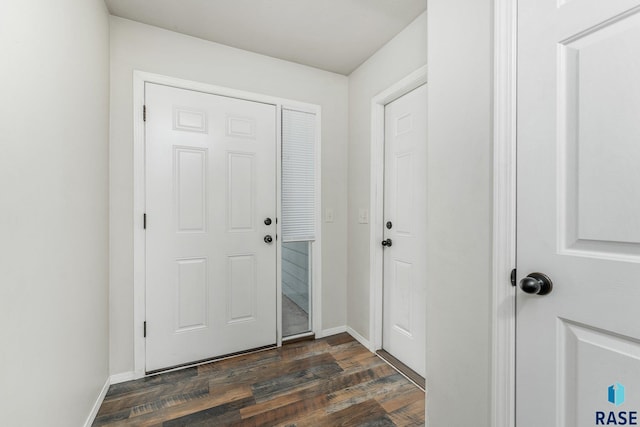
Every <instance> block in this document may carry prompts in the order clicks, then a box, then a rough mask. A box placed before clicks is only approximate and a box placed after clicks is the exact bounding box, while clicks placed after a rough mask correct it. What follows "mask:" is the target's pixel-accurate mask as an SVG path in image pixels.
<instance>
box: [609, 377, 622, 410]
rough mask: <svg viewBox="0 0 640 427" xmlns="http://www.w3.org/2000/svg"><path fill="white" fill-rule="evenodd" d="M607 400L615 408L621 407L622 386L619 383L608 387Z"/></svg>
mask: <svg viewBox="0 0 640 427" xmlns="http://www.w3.org/2000/svg"><path fill="white" fill-rule="evenodd" d="M608 400H609V402H610V403H613V404H614V405H616V406H620V405H622V404H623V403H624V386H623V385H622V384H620V383H615V384H613V385H610V386H609V399H608Z"/></svg>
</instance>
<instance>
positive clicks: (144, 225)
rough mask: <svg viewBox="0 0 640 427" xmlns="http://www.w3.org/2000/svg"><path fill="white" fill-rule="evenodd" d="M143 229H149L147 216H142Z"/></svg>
mask: <svg viewBox="0 0 640 427" xmlns="http://www.w3.org/2000/svg"><path fill="white" fill-rule="evenodd" d="M142 228H143V229H145V230H146V229H147V214H146V213H145V214H142Z"/></svg>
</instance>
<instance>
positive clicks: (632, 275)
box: [516, 0, 640, 427]
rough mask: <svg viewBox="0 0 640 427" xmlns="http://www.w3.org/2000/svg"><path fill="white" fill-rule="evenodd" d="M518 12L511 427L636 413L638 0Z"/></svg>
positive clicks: (639, 373)
mask: <svg viewBox="0 0 640 427" xmlns="http://www.w3.org/2000/svg"><path fill="white" fill-rule="evenodd" d="M518 14H519V25H518V26H519V37H518V43H519V46H518V49H519V52H518V58H519V59H518V60H519V63H518V212H517V214H518V239H517V241H518V244H517V258H518V262H517V272H518V274H517V275H518V280H519V281H521V280H522V279H523V278H524V277H525V276H527V275H529V274H530V273H532V272H540V273H544V274H546V275H547V276H548V277H549V278H550V279H551V281H552V282H553V289H552V290H551V292H550V293H548V294H546V295H538V294H535V293H525V292H524V291H523V289H519V290H518V296H517V354H516V358H517V363H516V365H517V376H516V381H517V384H516V389H517V391H516V398H517V403H516V417H517V426H518V427H541V426H544V427H552V426H555V427H587V426H596V425H625V424H626V425H635V424H637V422H638V415H637V413H636V415H635V416H633V415H631V414H630V413H631V412H634V411H636V412H637V411H640V308H639V307H640V1H638V0H607V1H596V0H519V2H518ZM539 283H540V281H537V280H531V279H530V280H528V281H525V282H520V286H521V288H522V287H525V288H527V290H528V291H529V292H535V291H536V290H537V286H538V284H539ZM525 285H528V286H525ZM633 418H635V421H633V422H632V419H633Z"/></svg>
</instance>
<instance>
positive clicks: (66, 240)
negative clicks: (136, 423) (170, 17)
mask: <svg viewBox="0 0 640 427" xmlns="http://www.w3.org/2000/svg"><path fill="white" fill-rule="evenodd" d="M108 25H109V22H108V14H107V11H106V8H105V6H104V3H103V1H102V0H58V1H54V2H53V1H50V0H22V1H3V2H0V52H2V65H1V66H0V99H1V100H2V102H0V195H1V196H0V206H1V208H0V324H1V325H2V328H1V332H0V417H1V418H2V421H0V424H2V425H6V426H63V427H68V426H81V425H83V424H84V422H85V420H86V419H87V417H88V415H89V414H90V411H91V409H92V406H93V404H94V403H95V402H96V399H97V397H98V395H99V394H100V392H101V390H102V388H103V386H104V385H105V382H106V380H107V378H108V352H109V350H108V260H109V257H108V206H107V204H108V131H109V128H108V124H109V116H108V114H109V35H108V31H109V26H108Z"/></svg>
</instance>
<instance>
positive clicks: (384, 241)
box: [382, 239, 393, 246]
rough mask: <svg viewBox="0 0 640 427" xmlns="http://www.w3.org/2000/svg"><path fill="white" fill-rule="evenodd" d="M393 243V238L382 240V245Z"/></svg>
mask: <svg viewBox="0 0 640 427" xmlns="http://www.w3.org/2000/svg"><path fill="white" fill-rule="evenodd" d="M392 243H393V242H392V241H391V239H387V240H383V241H382V246H391V245H392Z"/></svg>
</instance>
